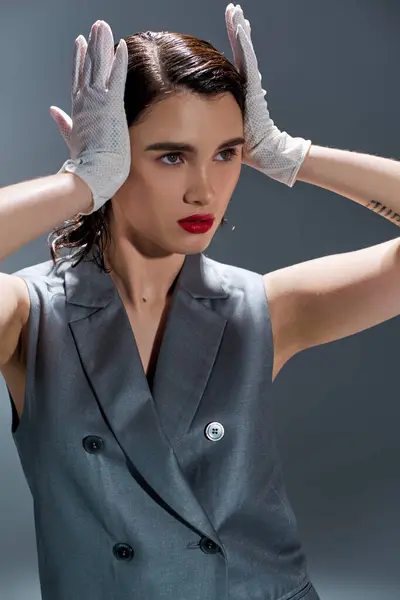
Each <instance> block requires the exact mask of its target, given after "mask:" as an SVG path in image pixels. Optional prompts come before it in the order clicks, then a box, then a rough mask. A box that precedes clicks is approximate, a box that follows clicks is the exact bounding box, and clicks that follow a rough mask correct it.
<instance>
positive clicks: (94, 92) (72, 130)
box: [50, 21, 131, 215]
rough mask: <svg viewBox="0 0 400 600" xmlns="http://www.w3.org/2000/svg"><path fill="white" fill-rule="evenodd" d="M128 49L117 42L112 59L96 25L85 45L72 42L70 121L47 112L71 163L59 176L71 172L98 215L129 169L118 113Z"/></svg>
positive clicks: (106, 32)
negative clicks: (86, 190)
mask: <svg viewBox="0 0 400 600" xmlns="http://www.w3.org/2000/svg"><path fill="white" fill-rule="evenodd" d="M127 65H128V49H127V46H126V42H125V40H123V39H121V40H120V43H119V46H118V48H117V51H116V52H115V55H114V38H113V34H112V31H111V28H110V26H109V25H108V24H107V23H105V22H104V21H97V22H96V23H95V24H94V25H93V26H92V29H91V31H90V36H89V41H88V42H86V40H85V38H84V37H83V36H82V35H80V36H79V37H78V38H77V39H76V40H75V47H74V61H73V77H72V119H71V118H70V117H69V116H68V115H66V114H65V113H64V112H63V111H62V110H61V109H59V108H57V107H55V106H52V107H51V108H50V113H51V116H52V117H53V119H54V120H55V121H56V123H57V125H58V127H59V130H60V133H61V135H62V136H63V138H64V140H65V142H66V144H67V146H68V148H69V150H70V155H71V158H70V159H69V160H67V161H66V162H65V163H64V165H63V166H62V167H61V169H60V171H59V173H65V172H70V173H75V175H78V176H79V177H80V178H81V179H83V181H84V182H85V183H86V184H87V185H88V186H89V188H90V190H91V191H92V195H93V205H92V209H91V210H90V211H89V212H87V213H81V214H86V215H89V214H91V213H92V212H94V211H96V210H98V209H99V208H100V207H101V206H103V204H105V202H107V200H109V199H110V198H112V196H113V195H114V194H115V193H116V191H117V190H118V189H119V188H120V187H121V185H122V184H123V183H124V181H125V180H126V178H127V177H128V174H129V170H130V162H131V156H130V140H129V130H128V124H127V120H126V113H125V108H124V93H125V83H126V75H127Z"/></svg>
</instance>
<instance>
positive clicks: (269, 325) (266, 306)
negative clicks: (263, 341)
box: [259, 275, 275, 383]
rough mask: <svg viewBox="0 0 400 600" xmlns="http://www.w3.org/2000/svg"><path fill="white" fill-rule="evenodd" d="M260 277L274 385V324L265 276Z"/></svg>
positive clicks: (270, 368)
mask: <svg viewBox="0 0 400 600" xmlns="http://www.w3.org/2000/svg"><path fill="white" fill-rule="evenodd" d="M259 277H260V281H261V285H262V288H263V296H262V297H263V300H264V312H265V314H266V317H267V322H266V324H265V325H266V327H267V332H268V338H269V340H270V348H271V360H270V366H269V376H270V381H271V383H272V375H273V370H274V360H275V347H274V333H273V331H272V322H271V314H270V312H269V302H268V294H267V290H266V289H265V283H264V277H263V275H259Z"/></svg>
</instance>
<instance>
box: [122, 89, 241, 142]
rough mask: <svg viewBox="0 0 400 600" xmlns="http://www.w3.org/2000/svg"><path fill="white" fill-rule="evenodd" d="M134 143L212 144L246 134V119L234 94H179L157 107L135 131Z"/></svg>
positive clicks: (137, 125) (152, 108) (156, 105)
mask: <svg viewBox="0 0 400 600" xmlns="http://www.w3.org/2000/svg"><path fill="white" fill-rule="evenodd" d="M131 130H132V135H133V136H134V137H135V140H136V141H138V142H140V141H142V142H143V143H146V144H150V143H151V142H157V141H159V140H161V139H162V140H164V139H165V140H174V141H181V140H182V141H186V142H192V143H194V144H195V143H196V140H197V141H200V142H201V141H204V140H207V141H209V142H210V144H213V143H214V142H216V143H218V142H220V141H221V139H227V138H232V137H236V136H238V137H239V136H242V135H243V116H242V112H241V110H240V107H239V105H238V104H237V102H236V100H235V98H234V97H233V96H232V94H228V93H227V94H221V95H220V96H216V97H211V98H210V97H209V96H200V95H198V94H194V93H190V92H180V93H177V94H173V95H171V96H168V97H167V98H165V99H163V100H161V101H160V102H157V103H156V104H154V105H153V106H152V107H151V108H150V109H149V111H148V112H147V114H146V115H145V116H144V118H143V120H141V121H140V122H139V123H138V124H136V125H134V126H133V127H132V128H131Z"/></svg>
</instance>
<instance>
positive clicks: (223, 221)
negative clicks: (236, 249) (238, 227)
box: [220, 217, 235, 231]
mask: <svg viewBox="0 0 400 600" xmlns="http://www.w3.org/2000/svg"><path fill="white" fill-rule="evenodd" d="M227 223H228V219H227V218H226V217H222V219H221V223H220V225H221V227H223V226H224V225H226V224H227ZM234 229H235V225H233V227H232V230H231V231H233V230H234Z"/></svg>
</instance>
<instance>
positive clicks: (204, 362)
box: [65, 254, 227, 547]
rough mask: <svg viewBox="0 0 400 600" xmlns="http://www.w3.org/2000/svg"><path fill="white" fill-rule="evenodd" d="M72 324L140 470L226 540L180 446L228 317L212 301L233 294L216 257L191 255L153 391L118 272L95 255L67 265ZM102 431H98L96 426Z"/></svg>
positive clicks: (161, 493)
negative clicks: (192, 481) (190, 479)
mask: <svg viewBox="0 0 400 600" xmlns="http://www.w3.org/2000/svg"><path fill="white" fill-rule="evenodd" d="M65 283H66V286H65V287H66V299H67V306H68V313H69V317H68V319H69V323H70V328H71V331H72V335H73V338H74V340H75V344H76V348H77V351H78V353H79V357H80V360H81V363H82V366H83V369H84V371H85V373H86V376H87V378H88V380H89V382H90V385H91V387H92V389H93V391H94V394H95V397H96V400H97V402H98V403H99V406H100V409H101V411H102V413H103V416H104V418H105V420H106V422H107V424H108V426H109V427H110V429H111V431H112V433H113V435H114V436H115V438H116V440H117V442H118V444H119V445H120V447H121V449H122V450H123V452H124V453H125V455H126V456H127V458H128V459H129V461H128V466H129V468H130V470H131V473H132V476H133V477H135V479H136V480H137V481H138V483H139V484H140V485H142V486H143V487H146V488H148V487H149V486H150V488H151V490H152V491H150V493H151V494H152V496H153V497H154V498H155V499H156V500H157V501H158V502H159V503H160V504H162V505H163V506H164V508H166V509H167V510H169V511H170V512H171V511H172V512H175V513H177V514H178V515H180V517H181V518H183V519H185V521H186V522H187V523H188V524H190V525H191V526H192V527H193V528H194V529H195V530H197V531H200V532H201V533H202V534H203V535H206V536H208V537H209V538H210V539H212V540H213V541H214V542H215V543H217V544H218V545H219V546H221V547H222V544H221V541H220V540H219V538H218V535H217V534H216V532H215V531H214V528H213V526H212V524H211V522H210V521H209V519H208V517H207V515H206V514H205V513H204V510H203V509H202V507H201V506H200V504H199V503H198V501H197V499H196V497H195V496H194V494H193V492H192V490H191V488H190V487H189V485H188V483H187V481H186V479H185V477H184V475H183V473H182V471H181V469H180V466H179V463H178V461H177V458H176V455H175V452H174V447H176V446H177V445H178V444H179V442H180V440H181V438H182V436H183V435H185V432H186V430H187V428H188V427H189V426H190V422H191V420H192V418H193V416H194V414H195V412H196V410H197V407H198V404H199V402H200V401H201V398H202V395H203V392H204V389H205V387H206V384H207V381H208V379H209V376H210V374H211V371H212V367H213V364H214V361H215V358H216V355H217V352H218V348H219V345H220V343H221V340H222V336H223V332H224V328H225V325H226V320H225V319H224V318H223V317H221V316H220V315H219V314H218V313H216V312H215V311H214V310H213V309H212V300H213V299H216V298H226V297H227V293H226V291H225V290H224V288H223V287H222V283H221V280H220V278H219V276H218V273H217V271H216V269H215V267H214V266H213V264H212V261H209V259H207V258H206V257H205V256H204V255H202V254H196V255H189V256H187V257H186V258H185V262H184V265H183V267H182V269H181V271H180V273H179V275H178V280H177V284H176V286H175V290H174V295H173V298H172V302H171V305H170V309H169V313H168V316H167V321H166V325H165V329H164V335H163V338H162V342H161V347H160V351H159V356H158V362H157V366H156V372H155V377H154V384H153V395H152V394H151V393H150V390H149V386H148V384H147V379H146V377H145V373H144V371H143V367H142V363H141V360H140V356H139V351H138V348H137V346H136V342H135V339H134V336H133V335H132V330H131V327H130V323H129V320H128V316H127V314H126V311H125V308H124V306H123V303H122V301H121V299H120V297H119V294H118V292H117V289H116V287H115V285H114V283H113V281H112V279H111V277H110V276H109V275H108V274H107V273H104V272H102V271H101V270H100V269H99V268H98V267H97V266H96V265H95V264H93V263H91V262H88V261H86V262H83V261H82V262H81V263H80V264H79V265H78V266H77V267H76V268H74V269H72V268H67V269H66V271H65ZM88 433H95V432H88Z"/></svg>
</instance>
